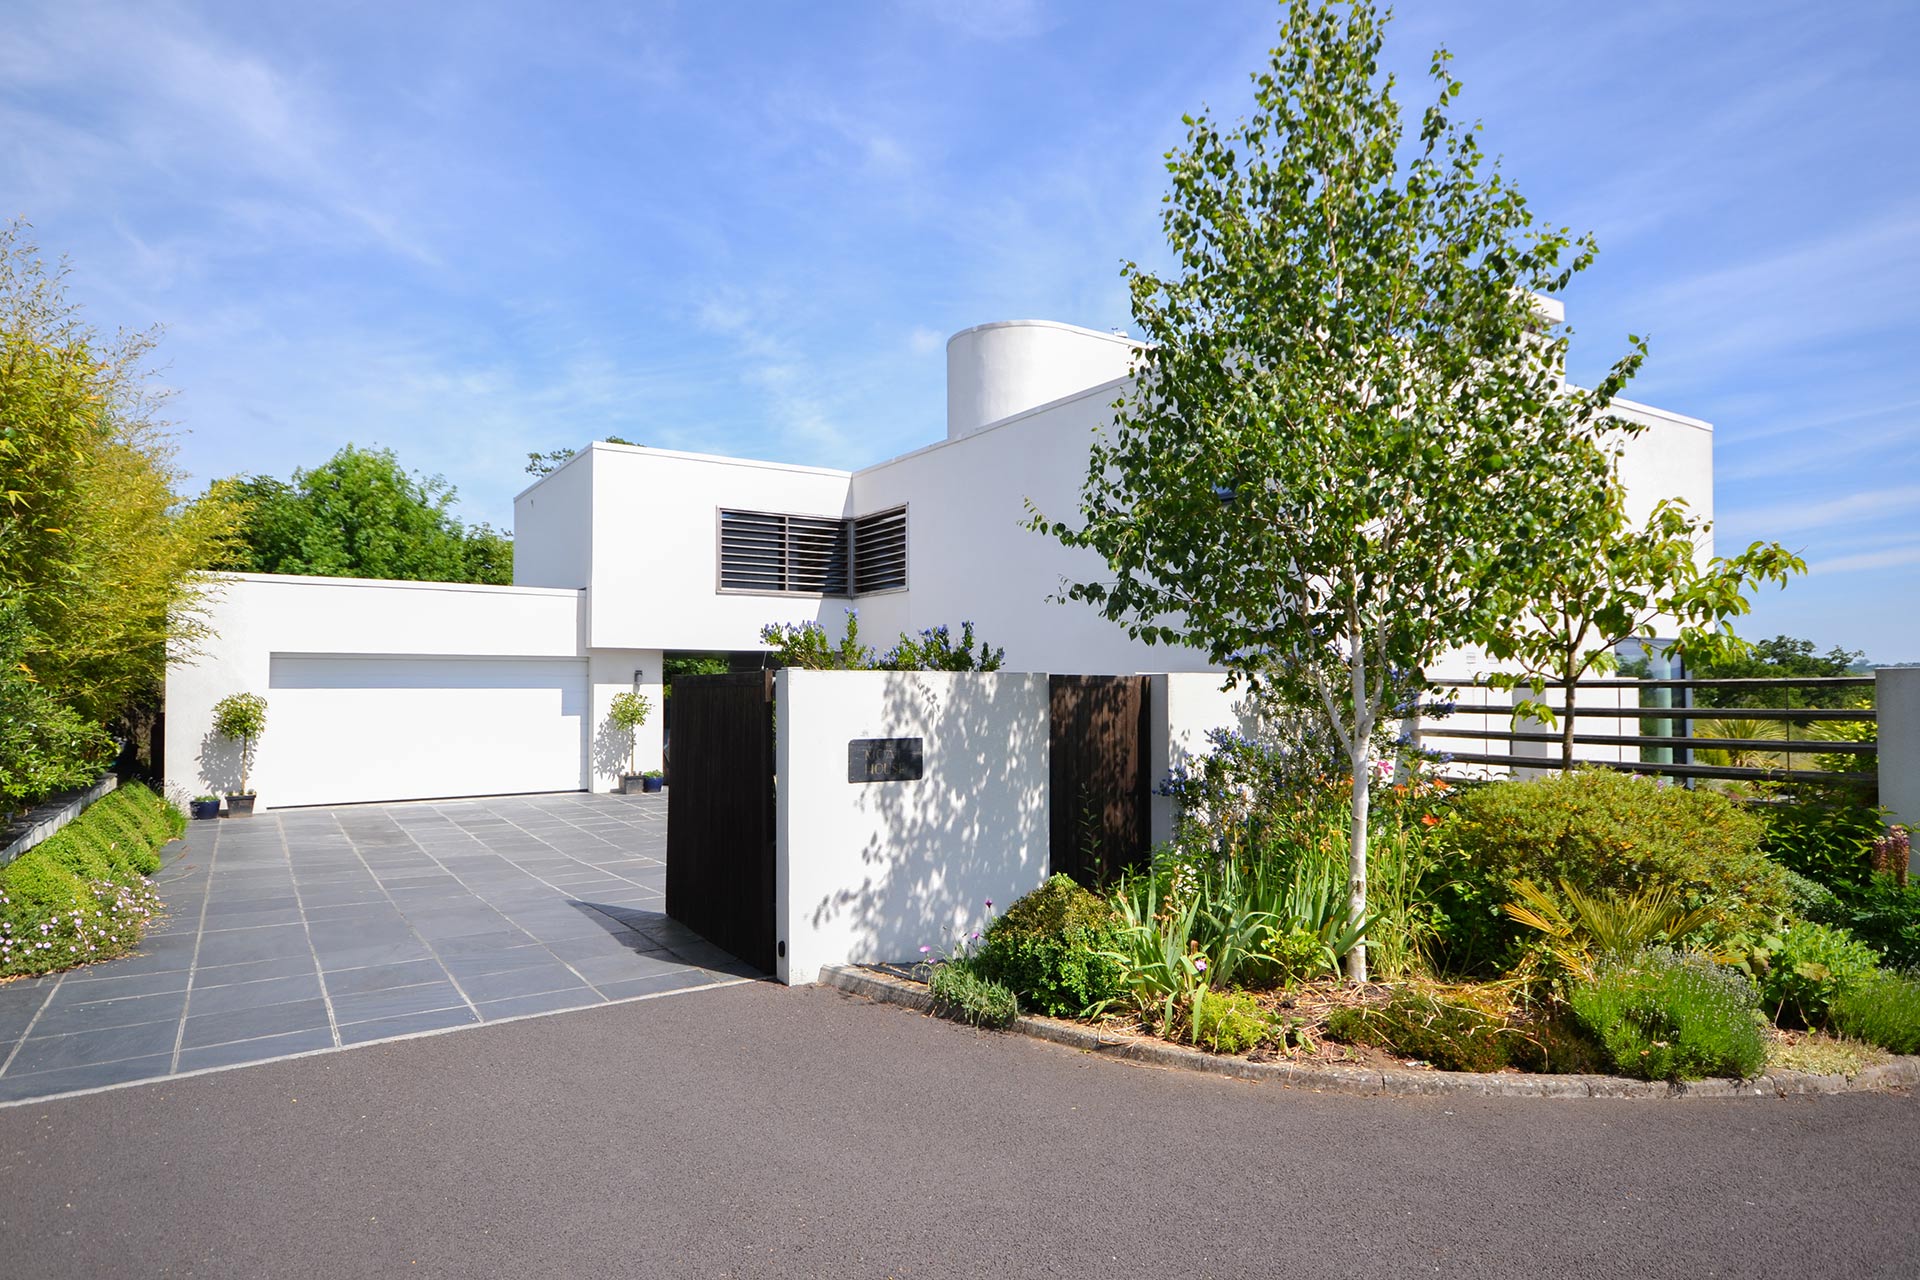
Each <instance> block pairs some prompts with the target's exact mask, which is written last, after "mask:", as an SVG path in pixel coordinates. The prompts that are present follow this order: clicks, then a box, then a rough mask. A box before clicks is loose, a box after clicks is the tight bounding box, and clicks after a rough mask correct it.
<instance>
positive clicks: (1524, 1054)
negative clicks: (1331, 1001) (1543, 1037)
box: [1327, 989, 1539, 1072]
mask: <svg viewBox="0 0 1920 1280" xmlns="http://www.w3.org/2000/svg"><path fill="white" fill-rule="evenodd" d="M1327 1038H1328V1039H1331V1040H1339V1041H1341V1042H1343V1043H1346V1044H1366V1045H1372V1046H1374V1047H1375V1048H1379V1049H1385V1050H1386V1051H1387V1052H1389V1053H1394V1054H1398V1055H1399V1056H1401V1057H1403V1058H1417V1059H1419V1060H1420V1061H1422V1062H1426V1063H1429V1064H1431V1065H1433V1066H1435V1067H1438V1068H1440V1069H1441V1070H1443V1071H1478V1072H1486V1071H1498V1070H1500V1069H1501V1068H1502V1067H1505V1066H1508V1065H1511V1064H1512V1063H1514V1062H1515V1060H1516V1059H1518V1060H1521V1061H1529V1060H1537V1059H1538V1057H1539V1052H1538V1048H1537V1046H1535V1045H1533V1044H1532V1042H1531V1041H1529V1040H1528V1038H1527V1036H1526V1033H1525V1032H1523V1031H1520V1030H1519V1029H1517V1028H1515V1027H1513V1026H1511V1025H1510V1024H1509V1023H1508V1021H1507V1019H1506V1017H1505V1015H1504V1014H1502V1013H1492V1012H1489V1011H1487V1010H1485V1009H1481V1008H1477V1007H1475V1006H1474V1005H1471V1004H1467V1003H1465V1002H1464V1001H1459V1000H1450V999H1447V998H1445V997H1442V996H1439V995H1436V994H1434V993H1432V992H1427V991H1420V990H1415V989H1401V990H1398V991H1395V992H1394V993H1393V995H1392V996H1390V997H1389V998H1388V999H1387V1001H1386V1003H1385V1004H1376V1005H1352V1006H1347V1007H1344V1008H1340V1009H1336V1010H1334V1011H1333V1013H1332V1014H1330V1015H1329V1016H1328V1018H1327Z"/></svg>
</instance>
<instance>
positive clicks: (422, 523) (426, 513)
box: [208, 444, 513, 585]
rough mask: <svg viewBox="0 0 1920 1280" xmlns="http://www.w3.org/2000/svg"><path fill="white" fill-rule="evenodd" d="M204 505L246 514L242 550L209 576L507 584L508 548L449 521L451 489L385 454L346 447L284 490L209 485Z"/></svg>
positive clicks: (237, 483) (239, 480)
mask: <svg viewBox="0 0 1920 1280" xmlns="http://www.w3.org/2000/svg"><path fill="white" fill-rule="evenodd" d="M208 494H209V497H211V498H212V499H214V500H216V501H218V502H221V503H226V504H237V505H239V506H241V507H242V509H243V510H244V511H245V512H246V518H245V525H244V528H243V536H242V540H241V544H240V545H239V546H238V547H237V548H235V549H234V550H233V551H232V552H231V553H230V554H228V555H227V556H225V557H224V558H223V559H221V560H219V561H218V562H216V563H215V564H214V565H213V567H214V568H218V569H231V570H235V571H237V572H245V573H306V574H317V575H320V576H323V577H339V578H393V579H400V580H404V581H423V582H490V583H496V584H501V585H505V584H508V583H511V582H512V581H513V541H512V539H511V538H509V537H508V536H506V535H505V534H502V533H500V532H498V531H497V530H495V529H493V528H492V527H491V526H490V525H485V524H481V525H475V526H473V527H472V528H468V527H466V526H464V525H462V524H461V523H460V521H459V520H457V519H456V518H454V516H453V514H452V510H451V509H452V507H453V505H454V502H455V500H456V498H457V496H458V495H457V493H456V491H455V489H454V487H453V486H452V485H450V484H448V483H447V482H446V480H445V479H444V478H442V477H440V476H420V475H415V474H410V473H409V472H408V471H407V470H406V469H405V468H404V467H402V466H401V465H400V461H399V459H398V458H397V457H396V456H395V455H394V453H393V451H392V450H391V449H361V448H358V447H356V446H354V445H351V444H349V445H347V446H346V447H345V448H343V449H341V450H340V451H339V452H338V453H336V454H334V455H333V457H332V458H330V459H328V460H327V461H326V462H324V463H322V464H321V465H320V466H318V467H314V468H312V469H310V470H299V471H295V472H294V473H293V479H292V481H291V482H290V483H289V482H287V481H282V480H278V479H275V478H274V477H272V476H235V477H232V478H229V479H226V480H217V481H215V482H214V483H213V485H212V486H210V488H209V489H208Z"/></svg>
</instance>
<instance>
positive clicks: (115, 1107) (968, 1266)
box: [0, 984, 1920, 1280]
mask: <svg viewBox="0 0 1920 1280" xmlns="http://www.w3.org/2000/svg"><path fill="white" fill-rule="evenodd" d="M1916 1139H1920V1103H1916V1102H1915V1101H1913V1100H1911V1099H1906V1098H1895V1097H1886V1096H1847V1097H1839V1098H1825V1099H1812V1100H1761V1101H1709V1100H1681V1101H1663V1102H1619V1101H1598V1100H1586V1101H1571V1102H1569V1101H1555V1100H1544V1099H1466V1098H1461V1099H1432V1098H1354V1097H1345V1096H1338V1095H1324V1096H1323V1095H1316V1094H1312V1093H1307V1092H1303V1091H1299V1090H1289V1089H1284V1088H1279V1087H1275V1086H1273V1085H1270V1084H1254V1083H1248V1082H1242V1081H1231V1080H1223V1079H1216V1078H1213V1077H1209V1076H1198V1075H1189V1074H1184V1073H1176V1072H1170V1071H1162V1070H1156V1069H1152V1068H1145V1067H1139V1066H1134V1065H1131V1064H1126V1063H1117V1062H1109V1061H1102V1060H1098V1059H1095V1058H1093V1057H1091V1056H1088V1055H1086V1054H1082V1053H1078V1052H1075V1051H1072V1050H1068V1049H1063V1048H1060V1047H1057V1046H1053V1045H1047V1044H1041V1043H1037V1042H1034V1041H1030V1040H1025V1039H1019V1038H1012V1037H1005V1036H995V1035H990V1034H984V1033H976V1032H973V1031H971V1030H968V1029H966V1028H963V1027H958V1026H955V1025H952V1024H949V1023H944V1022H937V1021H934V1020H931V1019H928V1018H925V1017H923V1016H921V1015H919V1014H916V1013H913V1012H911V1011H909V1010H905V1009H901V1008H897V1007H892V1006H881V1005H874V1004H870V1003H867V1002H866V1001H864V1000H860V999H858V998H855V997H850V996H846V995H842V994H840V993H838V992H835V991H829V990H797V991H787V990H783V989H781V988H778V987H773V986H767V985H760V984H753V985H747V986H738V987H729V988H724V989H717V990H709V991H703V992H697V993H692V994H687V995H679V996H674V997H670V998H666V999H660V1000H653V1001H647V1002H641V1003H632V1004H624V1005H615V1006H610V1007H606V1008H601V1009H594V1010H588V1011H583V1012H578V1013H570V1014H562V1015H558V1016H555V1017H547V1018H540V1019H536V1020H530V1021H525V1022H515V1023H507V1024H501V1025H494V1026H487V1027H480V1028H476V1029H473V1030H468V1031H461V1032H456V1033H453V1034H449V1035H443V1036H437V1037H433V1038H429V1039H420V1040H412V1041H406V1042H402V1043H397V1044H387V1045H374V1046H368V1047H364V1048H359V1049H350V1050H345V1051H341V1052H335V1053H329V1054H325V1055H321V1056H318V1057H312V1058H306V1059H300V1060H295V1061H289V1062H282V1063H275V1064H268V1065H264V1066H254V1067H247V1068H244V1069H240V1070H235V1071H228V1072H223V1073H220V1074H215V1075H207V1076H200V1077H194V1078H187V1079H174V1080H167V1081H162V1082H158V1083H154V1084H150V1085H142V1086H137V1087H132V1088H127V1089H121V1090H117V1091H114V1092H110V1093H102V1094H95V1095H90V1096H84V1097H76V1098H69V1099H65V1100H56V1101H52V1102H45V1103H36V1104H32V1105H28V1106H21V1107H13V1108H7V1109H0V1277H5V1280H13V1278H14V1277H29V1276H31V1277H54V1276H88V1277H112V1276H134V1275H138V1276H154V1275H163V1276H273V1277H283V1276H326V1277H354V1276H393V1275H400V1274H417V1275H423V1276H511V1277H516V1278H518V1277H536V1276H566V1277H598V1276H680V1275H686V1276H762V1275H764V1276H781V1277H796V1276H902V1277H922V1276H949V1275H994V1276H1262V1277H1271V1276H1322V1275H1324V1276H1369V1277H1372V1276H1409V1275H1441V1276H1482V1275H1484V1276H1634V1277H1641V1276H1687V1277H1707V1276H1740V1277H1762V1276H1791V1277H1796V1278H1801V1277H1810V1276H1912V1275H1914V1274H1916V1273H1917V1272H1920V1226H1917V1225H1916V1213H1917V1212H1920V1210H1917V1209H1916V1205H1915V1199H1914V1195H1913V1190H1914V1186H1915V1182H1916V1175H1917V1174H1920V1142H1917V1141H1916Z"/></svg>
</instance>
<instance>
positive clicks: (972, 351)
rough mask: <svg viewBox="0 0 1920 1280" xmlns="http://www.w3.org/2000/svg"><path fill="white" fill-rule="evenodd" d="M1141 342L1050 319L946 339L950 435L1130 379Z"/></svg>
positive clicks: (980, 328)
mask: <svg viewBox="0 0 1920 1280" xmlns="http://www.w3.org/2000/svg"><path fill="white" fill-rule="evenodd" d="M1140 349H1141V344H1140V343H1138V342H1136V341H1134V340H1133V339H1131V338H1123V337H1120V336H1119V335H1117V334H1111V333H1100V332H1098V331H1097V330H1093V329H1082V328H1079V327H1078V326H1076V325H1070V324H1060V323H1059V322H1057V321H1053V320H1001V321H996V322H995V323H993V324H980V325H975V326H974V327H973V328H971V329H962V330H961V331H960V332H959V333H956V334H954V335H953V337H951V338H949V339H947V438H948V439H950V440H958V439H959V438H960V437H962V436H968V435H972V434H973V433H974V432H976V431H978V430H979V429H980V428H982V427H984V426H987V425H989V424H991V423H995V422H999V421H1000V420H1001V419H1003V418H1010V417H1012V416H1013V415H1014V414H1016V413H1025V412H1026V411H1027V410H1028V409H1036V408H1038V407H1039V406H1041V405H1043V404H1048V403H1051V402H1052V401H1055V400H1059V399H1061V398H1063V397H1065V396H1070V395H1075V394H1078V393H1079V392H1081V391H1085V390H1086V389H1087V388H1088V387H1094V386H1099V385H1100V384H1101V383H1105V382H1112V381H1114V380H1115V379H1117V378H1124V377H1127V376H1128V375H1129V374H1130V373H1131V372H1132V363H1133V358H1134V355H1135V353H1137V352H1138V351H1139V350H1140Z"/></svg>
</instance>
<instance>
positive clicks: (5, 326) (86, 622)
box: [0, 222, 238, 801]
mask: <svg viewBox="0 0 1920 1280" xmlns="http://www.w3.org/2000/svg"><path fill="white" fill-rule="evenodd" d="M153 343H154V336H153V335H152V334H150V333H141V334H120V335H118V336H116V337H114V338H105V337H103V336H102V335H100V334H98V333H96V332H95V331H94V330H93V329H92V328H91V327H90V326H88V325H86V324H85V323H83V322H82V321H81V319H80V317H79V314H78V311H77V308H76V307H75V306H74V305H73V304H71V303H70V302H68V301H67V298H66V292H65V269H64V268H59V269H55V270H51V271H50V270H49V269H47V267H46V266H45V264H44V263H42V262H41V260H40V259H39V256H38V252H37V250H36V249H35V248H34V246H33V245H32V243H31V242H30V240H29V239H28V228H27V226H26V224H25V223H24V222H14V223H11V224H8V225H5V226H0V611H4V613H5V614H6V619H5V622H4V627H0V630H4V631H5V634H6V648H7V660H8V665H9V667H10V669H11V671H12V672H13V676H10V677H9V678H10V679H12V678H14V677H16V676H17V677H23V678H24V679H23V680H20V681H16V683H15V685H14V689H13V693H12V695H11V696H12V698H13V699H14V702H13V705H14V706H22V705H26V704H27V703H31V704H33V705H35V706H37V707H39V708H40V710H38V711H36V712H34V713H32V714H33V715H34V716H35V717H36V720H35V722H36V724H39V725H40V726H42V728H41V729H37V730H34V731H32V732H29V733H26V734H24V735H21V734H8V735H7V736H6V745H5V746H4V748H0V749H3V750H4V751H6V752H7V753H8V758H7V759H6V760H4V761H0V772H6V773H8V774H10V775H11V776H15V777H22V778H27V777H40V778H42V779H51V778H55V777H65V776H66V775H67V774H68V773H70V772H71V769H70V768H68V767H66V766H62V765H61V764H60V763H59V762H58V760H57V759H56V758H55V757H56V756H58V755H59V754H60V753H61V752H63V751H65V750H67V748H63V747H60V746H59V745H58V744H59V743H62V742H64V743H68V744H69V745H70V746H71V747H72V749H73V750H75V751H77V752H78V757H77V758H78V759H80V760H84V761H85V762H86V767H87V768H92V767H93V766H94V765H97V764H98V758H97V755H98V751H97V749H98V738H97V737H96V736H94V735H93V733H92V730H93V729H96V728H99V727H101V726H112V725H114V724H116V723H118V722H120V721H121V720H122V719H123V718H124V717H126V716H128V715H130V714H131V713H133V712H134V711H135V709H136V708H138V707H140V706H143V705H144V706H151V705H153V704H155V703H156V702H157V699H158V695H159V689H160V683H161V680H162V678H163V676H164V673H165V669H166V660H167V655H168V651H169V648H172V649H174V650H175V651H176V652H179V651H182V650H184V649H187V648H190V647H191V645H192V643H193V641H194V640H195V639H196V638H197V637H198V636H200V635H201V634H203V632H204V627H205V618H204V612H203V606H202V604H201V600H202V595H201V592H200V590H199V587H200V585H201V582H202V579H201V575H199V574H198V573H197V572H196V570H197V569H198V568H199V567H200V566H202V565H205V564H208V563H210V562H213V561H215V560H218V559H219V558H221V557H222V556H223V555H224V554H225V548H226V547H227V545H228V544H229V543H230V542H231V540H232V538H233V536H234V531H235V527H236V524H237V519H238V513H237V511H236V509H235V508H234V507H233V506H232V504H230V503H227V502H223V501H219V500H215V501H211V502H203V503H197V504H193V505H187V504H184V503H182V502H181V500H180V497H179V487H180V481H181V476H180V473H179V472H178V470H177V469H176V468H175V466H174V463H173V442H172V438H171V436H170V435H169V434H168V430H167V427H166V424H165V423H164V422H162V421H161V420H160V419H159V417H158V409H159V402H158V397H157V396H156V395H155V394H154V393H153V392H152V391H151V390H150V388H148V386H147V385H146V373H145V369H144V365H145V362H146V359H147V357H148V355H149V354H150V353H151V351H152V348H153ZM29 684H30V685H31V686H32V687H31V688H28V685H29ZM23 699H24V700H25V701H24V702H23V701H22V700H23ZM68 763H69V765H72V764H73V762H72V761H71V760H70V761H69V762H68ZM73 767H78V766H77V765H74V766H73ZM34 785H36V786H37V785H40V784H34ZM47 785H64V784H61V783H48V784H47ZM28 789H29V790H31V788H28ZM15 800H16V801H18V800H19V796H18V794H16V796H15Z"/></svg>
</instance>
